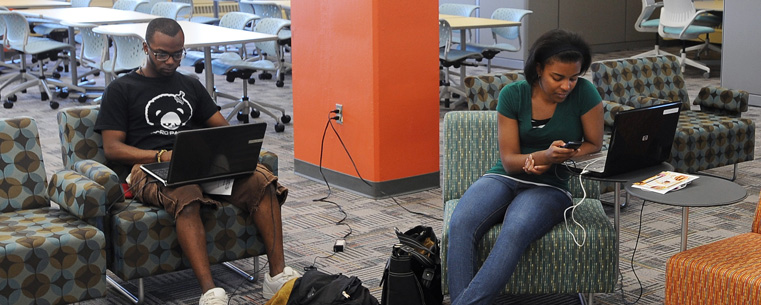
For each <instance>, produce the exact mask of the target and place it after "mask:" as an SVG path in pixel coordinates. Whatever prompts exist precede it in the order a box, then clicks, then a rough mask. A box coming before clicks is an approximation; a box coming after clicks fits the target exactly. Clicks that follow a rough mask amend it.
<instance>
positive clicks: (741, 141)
mask: <svg viewBox="0 0 761 305" xmlns="http://www.w3.org/2000/svg"><path fill="white" fill-rule="evenodd" d="M590 70H591V71H592V73H593V75H592V83H593V84H594V85H595V86H596V87H597V91H598V92H599V93H600V96H601V97H602V99H603V100H604V105H605V124H606V126H612V125H613V118H615V114H616V113H617V112H618V111H621V110H626V109H632V108H638V107H643V106H649V105H653V104H660V103H664V102H671V101H674V102H682V112H681V115H680V119H679V125H678V127H677V131H676V136H675V138H674V146H673V147H672V149H671V159H670V162H671V164H672V165H673V166H674V168H675V169H676V170H677V171H679V172H684V173H695V172H698V171H702V170H706V169H710V168H714V167H720V166H725V165H730V164H731V165H734V173H733V178H732V180H734V177H736V175H737V164H738V163H740V162H743V161H750V160H753V154H754V148H755V130H756V125H755V123H754V122H753V121H752V120H750V119H747V118H742V117H740V115H741V114H742V113H743V112H745V111H748V93H747V92H745V91H741V90H731V89H727V88H721V87H704V88H702V89H700V92H699V93H698V96H697V98H695V100H694V101H693V102H692V105H697V106H699V108H700V110H699V111H696V110H690V109H691V106H690V101H689V97H688V95H687V90H686V89H685V83H684V78H683V77H682V72H681V69H680V66H679V60H678V59H677V58H676V57H675V56H671V55H668V56H655V57H641V58H623V59H614V60H605V61H598V62H594V63H592V66H591V69H590Z"/></svg>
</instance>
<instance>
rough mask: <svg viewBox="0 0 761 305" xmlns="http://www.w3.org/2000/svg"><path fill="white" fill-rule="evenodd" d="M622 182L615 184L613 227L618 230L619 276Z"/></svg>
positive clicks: (617, 270)
mask: <svg viewBox="0 0 761 305" xmlns="http://www.w3.org/2000/svg"><path fill="white" fill-rule="evenodd" d="M620 195H621V182H616V183H614V184H613V196H614V198H613V227H614V228H615V229H616V274H619V272H620V270H619V267H618V261H619V260H618V256H619V255H620V251H621V239H620V238H621V223H620V221H621V204H620V201H621V196H620Z"/></svg>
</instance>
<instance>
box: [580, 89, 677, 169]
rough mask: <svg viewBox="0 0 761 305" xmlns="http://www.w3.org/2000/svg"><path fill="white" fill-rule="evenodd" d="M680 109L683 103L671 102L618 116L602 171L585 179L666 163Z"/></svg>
mask: <svg viewBox="0 0 761 305" xmlns="http://www.w3.org/2000/svg"><path fill="white" fill-rule="evenodd" d="M681 107H682V103H680V102H673V103H667V104H660V105H653V106H649V107H642V108H637V109H632V110H628V111H622V112H619V113H618V114H617V115H616V118H615V121H614V122H615V123H614V125H613V135H612V137H611V138H610V144H609V145H608V151H607V156H606V159H605V168H604V170H603V171H602V172H589V173H588V175H590V176H595V177H608V176H613V175H618V174H623V173H626V172H629V171H633V170H637V169H641V168H646V167H650V166H655V165H658V164H660V163H662V162H664V161H666V160H668V158H669V156H670V155H671V146H672V145H673V143H674V135H675V133H676V127H677V124H678V123H679V112H680V109H681ZM577 170H578V169H577Z"/></svg>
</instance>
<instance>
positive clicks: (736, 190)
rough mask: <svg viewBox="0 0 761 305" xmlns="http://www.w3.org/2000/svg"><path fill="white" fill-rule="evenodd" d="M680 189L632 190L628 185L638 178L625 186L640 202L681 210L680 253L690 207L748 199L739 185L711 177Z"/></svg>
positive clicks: (682, 249) (719, 204) (635, 180)
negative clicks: (662, 192) (644, 201)
mask: <svg viewBox="0 0 761 305" xmlns="http://www.w3.org/2000/svg"><path fill="white" fill-rule="evenodd" d="M699 176H700V178H698V179H695V180H693V181H692V182H690V184H688V185H687V186H686V187H684V188H683V189H680V190H677V191H671V192H668V193H666V194H659V193H656V192H651V191H647V190H643V189H639V188H635V187H632V183H634V182H637V181H640V180H642V179H644V178H647V177H642V178H641V179H632V180H630V181H628V182H627V183H626V191H627V192H628V193H629V194H631V195H634V196H637V197H639V198H641V199H644V200H647V201H651V202H655V203H660V204H666V205H671V206H676V207H682V241H681V247H680V251H684V250H687V222H688V218H689V213H690V208H691V207H715V206H724V205H730V204H733V203H737V202H740V201H742V200H743V199H745V197H747V196H748V192H747V191H746V190H745V188H744V187H742V186H740V185H739V184H737V183H735V182H732V181H729V180H726V179H722V178H717V177H712V176H704V175H699Z"/></svg>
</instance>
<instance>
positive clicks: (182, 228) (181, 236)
mask: <svg viewBox="0 0 761 305" xmlns="http://www.w3.org/2000/svg"><path fill="white" fill-rule="evenodd" d="M175 223H176V230H177V241H178V242H179V243H180V247H182V252H183V254H184V255H185V257H187V258H188V261H189V262H190V267H191V268H192V269H193V273H195V275H196V278H197V279H198V284H200V285H201V293H205V292H206V291H207V290H209V289H212V288H214V287H215V285H214V280H213V279H212V277H211V268H210V267H209V253H208V252H206V232H205V231H204V228H203V222H201V204H200V203H198V202H193V203H191V204H188V205H186V206H185V207H184V208H183V209H182V210H181V211H180V213H179V215H178V216H177V219H176V220H175Z"/></svg>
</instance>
